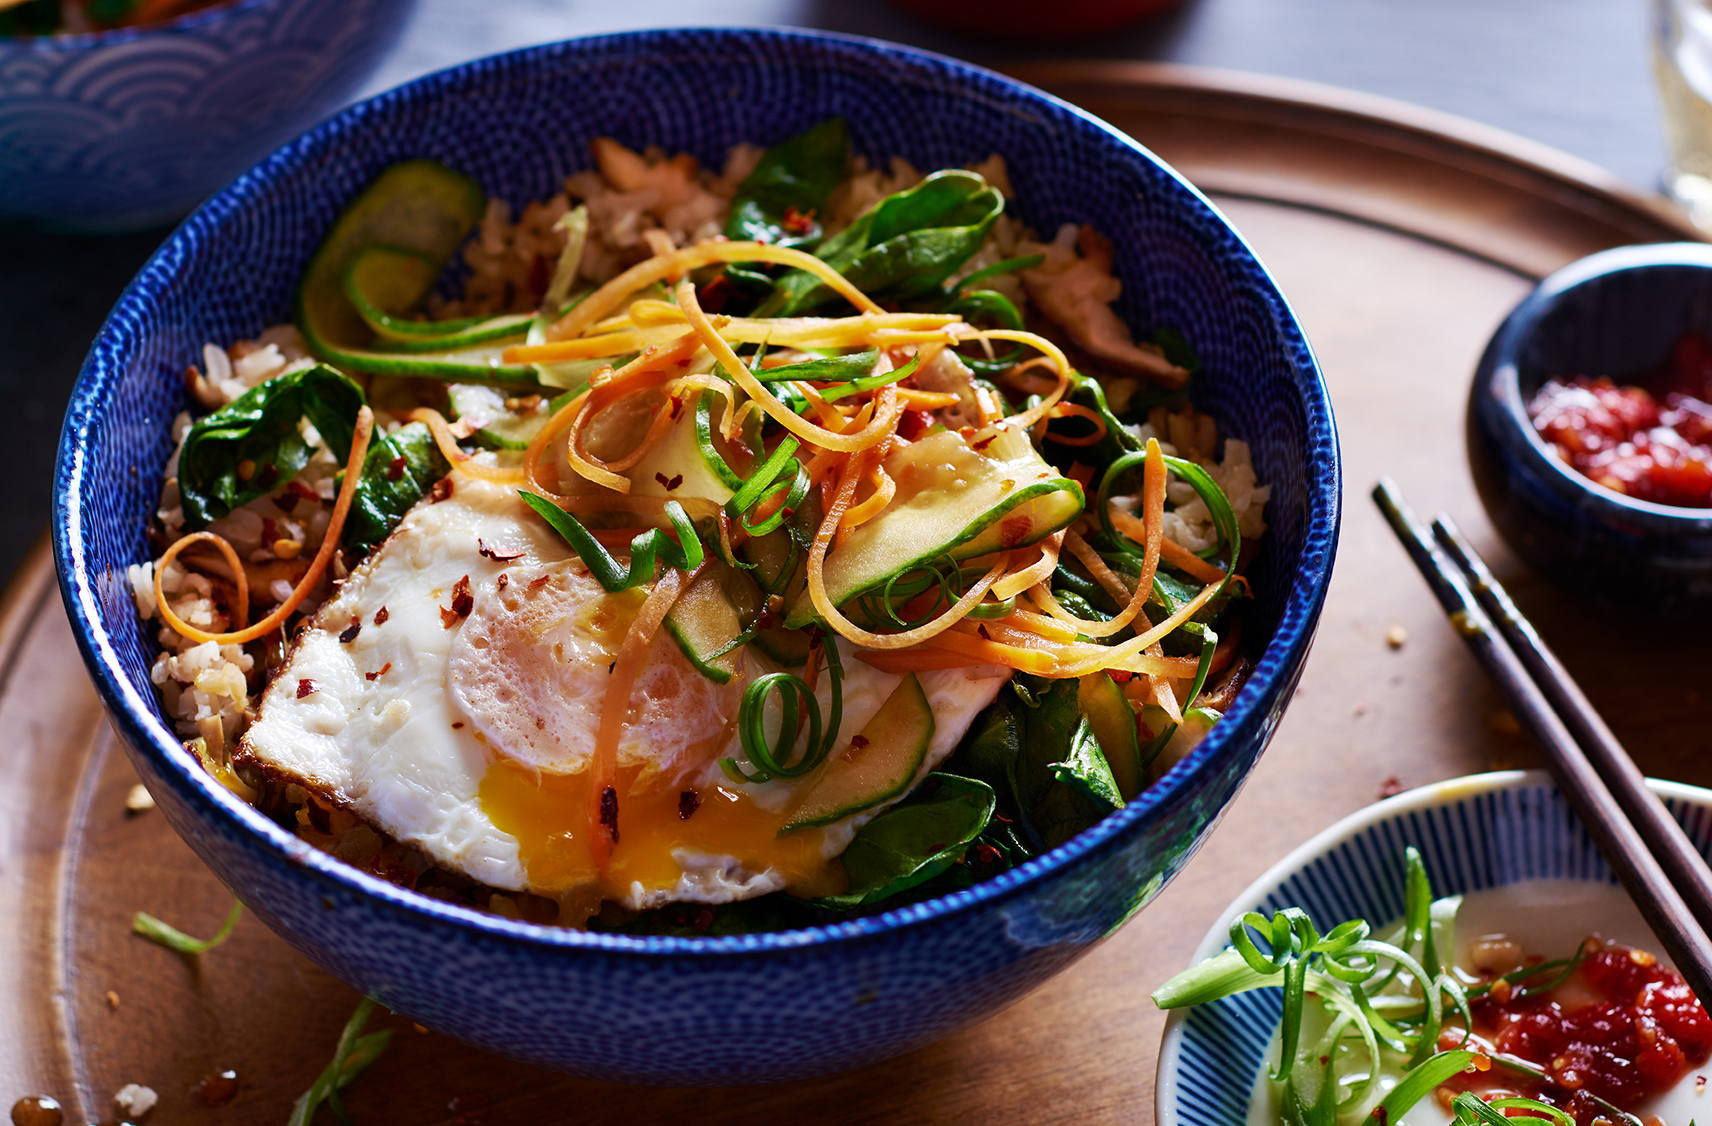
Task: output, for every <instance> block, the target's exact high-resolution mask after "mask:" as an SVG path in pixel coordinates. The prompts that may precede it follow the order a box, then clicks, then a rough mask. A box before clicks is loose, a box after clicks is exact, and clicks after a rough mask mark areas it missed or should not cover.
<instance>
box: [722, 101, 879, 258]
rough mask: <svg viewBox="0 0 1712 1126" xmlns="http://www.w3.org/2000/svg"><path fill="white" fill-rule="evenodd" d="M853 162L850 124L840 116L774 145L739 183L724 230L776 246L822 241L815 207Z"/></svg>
mask: <svg viewBox="0 0 1712 1126" xmlns="http://www.w3.org/2000/svg"><path fill="white" fill-rule="evenodd" d="M849 163H850V129H849V127H848V126H846V125H845V124H844V119H843V118H841V117H833V118H829V119H827V120H826V121H823V122H821V123H820V124H819V125H816V126H815V127H814V128H813V129H810V130H809V131H808V132H807V133H804V134H802V135H801V136H798V137H792V138H791V139H790V140H788V141H785V142H784V143H783V144H778V145H774V146H773V147H772V148H770V149H768V150H767V151H766V152H765V153H764V154H762V156H761V160H760V162H759V163H757V164H756V165H755V170H754V171H753V172H751V173H749V175H748V177H747V178H745V179H744V181H743V182H742V183H741V184H739V185H738V186H737V194H736V195H735V196H734V197H732V200H731V218H729V219H727V220H726V223H725V236H726V237H727V238H729V239H733V240H748V241H754V242H769V243H773V244H774V245H776V246H810V245H812V244H814V243H816V242H819V241H820V235H821V226H820V224H819V223H818V222H816V221H815V220H814V217H813V216H814V213H815V212H817V211H820V210H821V209H823V208H824V207H825V206H826V200H827V197H828V196H830V195H831V194H832V189H833V188H835V187H837V186H838V181H839V180H840V179H842V178H843V176H844V168H845V165H847V164H849ZM793 212H794V214H793Z"/></svg>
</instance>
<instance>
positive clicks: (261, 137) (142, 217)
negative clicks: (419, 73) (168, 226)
mask: <svg viewBox="0 0 1712 1126" xmlns="http://www.w3.org/2000/svg"><path fill="white" fill-rule="evenodd" d="M415 5H416V0H234V2H233V3H228V4H223V5H221V6H219V7H217V8H211V9H208V10H206V11H201V12H195V13H192V14H191V15H188V16H184V17H181V18H180V19H177V20H174V21H171V22H169V23H164V24H159V25H153V26H149V27H140V28H127V29H122V30H119V31H111V32H102V33H99V34H93V35H54V36H39V37H35V38H28V39H0V219H10V220H25V221H29V222H34V223H38V224H43V225H46V226H49V227H52V228H55V229H59V230H69V231H82V232H103V233H111V232H117V231H134V230H141V229H143V228H145V227H152V226H158V225H160V224H163V223H169V222H174V221H176V220H178V219H180V218H183V216H184V215H185V214H186V213H187V212H188V211H190V209H191V208H193V207H195V206H196V205H197V204H199V203H201V202H202V201H203V200H204V199H206V198H208V195H209V193H211V192H213V191H214V189H216V188H218V187H221V186H222V185H224V184H226V183H228V182H229V181H231V179H232V178H233V177H234V176H236V175H237V174H238V173H240V172H242V171H243V170H244V169H246V168H248V167H249V166H250V165H252V164H254V163H255V162H256V161H257V160H260V159H261V158H262V157H263V156H265V155H266V154H267V153H268V152H270V151H271V150H272V149H273V148H274V146H276V145H278V144H279V143H280V142H282V141H284V140H286V139H287V138H288V137H291V136H292V135H294V134H296V133H297V132H299V131H300V130H302V129H303V128H305V127H306V126H308V125H311V124H313V123H314V122H316V121H319V120H320V119H321V118H323V117H325V116H326V115H327V114H328V113H329V112H330V111H331V110H333V109H335V108H337V107H338V106H339V105H341V104H343V103H344V102H345V100H346V99H348V98H349V97H350V96H351V95H352V94H354V93H355V92H356V91H357V89H358V87H360V86H361V85H362V84H363V82H364V81H366V80H367V79H368V77H369V75H370V74H372V73H373V72H374V69H375V67H376V66H377V65H378V64H379V62H380V60H381V59H382V58H383V57H384V56H385V55H386V53H387V52H388V51H390V50H391V49H392V46H393V44H394V43H396V42H397V41H398V36H399V33H400V32H401V31H402V30H403V28H404V24H405V22H406V21H407V20H408V19H409V16H410V12H411V10H412V9H413V8H414V7H415Z"/></svg>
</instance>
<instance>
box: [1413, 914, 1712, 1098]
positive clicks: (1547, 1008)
mask: <svg viewBox="0 0 1712 1126" xmlns="http://www.w3.org/2000/svg"><path fill="white" fill-rule="evenodd" d="M1588 943H1589V946H1588V947H1586V949H1590V950H1591V951H1592V953H1590V954H1589V955H1588V957H1587V959H1586V960H1585V961H1583V962H1582V963H1581V965H1580V967H1578V968H1577V969H1576V971H1575V973H1574V974H1573V975H1571V977H1570V980H1569V981H1567V982H1565V983H1564V984H1562V985H1560V986H1558V987H1557V988H1556V989H1553V990H1551V991H1550V992H1544V993H1538V994H1534V995H1531V996H1530V995H1527V994H1526V992H1525V990H1523V989H1522V988H1517V989H1515V990H1513V991H1512V990H1508V989H1500V988H1494V990H1493V991H1492V992H1490V993H1488V994H1486V995H1485V996H1484V997H1481V998H1479V999H1478V1000H1476V1001H1474V1002H1472V1003H1471V1005H1470V1006H1469V1007H1470V1009H1471V1010H1472V1011H1473V1014H1474V1031H1475V1034H1476V1035H1477V1036H1479V1037H1480V1038H1481V1039H1482V1040H1484V1041H1486V1043H1487V1044H1488V1045H1489V1046H1490V1047H1491V1048H1492V1049H1493V1050H1495V1051H1497V1052H1500V1053H1502V1054H1504V1055H1508V1056H1513V1057H1515V1058H1517V1059H1521V1060H1525V1061H1527V1062H1528V1063H1530V1064H1533V1065H1534V1066H1535V1067H1538V1068H1539V1069H1540V1070H1542V1071H1544V1072H1545V1073H1546V1074H1547V1075H1548V1076H1549V1077H1550V1078H1549V1081H1548V1082H1546V1083H1544V1084H1541V1083H1537V1082H1530V1081H1528V1080H1526V1079H1522V1078H1521V1077H1519V1076H1517V1075H1516V1074H1515V1073H1513V1072H1507V1071H1505V1070H1503V1069H1502V1068H1499V1067H1493V1068H1492V1069H1490V1070H1488V1071H1485V1072H1481V1073H1478V1074H1477V1075H1475V1076H1473V1077H1464V1076H1458V1077H1457V1078H1455V1079H1453V1080H1451V1081H1450V1082H1449V1083H1446V1084H1445V1086H1444V1090H1446V1091H1457V1090H1477V1091H1482V1092H1484V1093H1490V1092H1492V1091H1493V1090H1494V1089H1496V1088H1503V1089H1505V1090H1508V1091H1511V1092H1516V1093H1521V1094H1526V1095H1528V1096H1530V1097H1533V1098H1543V1099H1545V1100H1546V1101H1548V1102H1550V1103H1552V1104H1554V1105H1555V1106H1558V1107H1560V1108H1562V1109H1563V1110H1564V1111H1566V1112H1568V1113H1570V1114H1572V1115H1574V1117H1575V1119H1576V1122H1577V1123H1578V1126H1590V1124H1591V1123H1592V1122H1593V1120H1594V1119H1595V1118H1598V1117H1600V1116H1601V1115H1600V1111H1599V1108H1598V1106H1597V1104H1595V1103H1594V1102H1592V1100H1590V1099H1589V1098H1587V1097H1586V1096H1588V1095H1596V1096H1598V1097H1599V1098H1602V1099H1605V1100H1606V1101H1608V1102H1611V1103H1614V1104H1616V1105H1617V1106H1618V1107H1621V1108H1622V1109H1624V1110H1631V1109H1633V1108H1634V1107H1636V1106H1638V1105H1639V1104H1640V1103H1641V1102H1643V1101H1645V1100H1646V1099H1648V1098H1651V1097H1652V1096H1653V1095H1656V1094H1658V1093H1659V1092H1661V1091H1665V1090H1668V1089H1669V1088H1671V1087H1673V1086H1675V1085H1676V1084H1677V1083H1678V1082H1680V1081H1681V1080H1682V1078H1683V1077H1684V1076H1685V1075H1687V1074H1688V1071H1689V1069H1690V1068H1691V1067H1699V1066H1700V1065H1702V1064H1704V1063H1705V1062H1706V1059H1707V1056H1708V1054H1709V1053H1712V1018H1708V1017H1707V1015H1706V1010H1705V1009H1704V1008H1702V1007H1701V1005H1700V1002H1699V1001H1698V1000H1696V999H1695V996H1694V992H1693V990H1691V989H1689V988H1688V983H1687V982H1685V981H1683V980H1682V976H1681V975H1680V974H1678V973H1677V972H1676V971H1675V970H1672V969H1669V968H1667V967H1665V966H1662V965H1660V964H1659V962H1658V959H1656V958H1654V957H1653V956H1652V955H1651V954H1648V953H1647V952H1646V951H1644V950H1636V949H1634V948H1632V947H1628V946H1621V945H1618V944H1616V943H1609V944H1605V943H1600V942H1599V941H1598V940H1597V939H1589V940H1588ZM1542 976H1543V975H1542ZM1548 980H1549V978H1548ZM1523 984H1530V983H1523ZM1500 994H1502V997H1500ZM1461 1039H1462V1036H1461V1033H1460V1032H1459V1031H1451V1030H1447V1031H1446V1032H1445V1033H1444V1035H1443V1036H1442V1037H1441V1038H1440V1041H1439V1043H1440V1047H1456V1046H1457V1045H1458V1044H1459V1043H1460V1042H1461Z"/></svg>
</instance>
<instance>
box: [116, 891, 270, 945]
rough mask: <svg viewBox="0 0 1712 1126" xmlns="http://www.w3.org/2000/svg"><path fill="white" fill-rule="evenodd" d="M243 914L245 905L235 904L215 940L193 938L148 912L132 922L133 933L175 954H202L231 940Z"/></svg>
mask: <svg viewBox="0 0 1712 1126" xmlns="http://www.w3.org/2000/svg"><path fill="white" fill-rule="evenodd" d="M243 913H244V905H243V904H242V903H234V904H232V910H231V912H230V913H229V914H228V915H227V916H226V921H225V922H224V923H223V924H221V926H220V929H219V930H218V931H216V932H215V934H214V937H213V938H192V937H190V936H189V935H187V934H185V933H184V932H183V931H181V930H179V929H178V928H177V927H175V926H172V925H170V924H168V923H163V922H161V921H160V920H159V919H157V918H155V917H154V916H153V915H151V914H149V913H148V912H146V911H138V912H137V914H136V917H135V918H133V919H132V920H131V933H132V934H140V935H142V936H143V937H144V938H146V939H148V940H149V941H150V942H155V943H159V944H160V945H162V946H164V947H166V948H167V949H168V950H171V951H174V952H175V953H179V954H201V953H203V952H205V951H208V950H212V949H214V948H215V947H216V946H218V945H220V944H221V943H222V942H225V941H226V939H228V938H230V937H231V935H232V928H233V927H235V926H237V925H238V916H239V915H242V914H243Z"/></svg>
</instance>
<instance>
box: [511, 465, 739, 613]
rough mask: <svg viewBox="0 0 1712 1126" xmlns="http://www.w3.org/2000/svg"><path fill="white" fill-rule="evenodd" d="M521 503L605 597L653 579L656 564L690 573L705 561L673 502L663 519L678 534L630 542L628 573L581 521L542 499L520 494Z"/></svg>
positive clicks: (649, 534)
mask: <svg viewBox="0 0 1712 1126" xmlns="http://www.w3.org/2000/svg"><path fill="white" fill-rule="evenodd" d="M517 495H518V496H519V497H521V498H522V499H523V503H524V504H527V505H528V506H529V507H530V508H532V509H534V510H535V511H536V513H538V514H539V515H540V516H541V518H542V519H543V520H545V521H547V523H548V524H549V525H550V526H551V527H552V529H553V530H554V531H555V532H558V533H559V535H561V536H563V537H564V540H565V542H566V543H568V544H570V545H571V550H572V551H574V552H576V553H577V557H578V558H580V559H581V560H582V561H583V563H584V565H586V566H587V567H588V569H589V573H590V574H592V575H593V576H594V577H595V581H596V582H598V583H600V585H601V587H602V588H603V589H604V590H605V591H606V592H607V593H608V594H616V593H618V592H619V591H621V590H629V589H630V588H631V587H635V586H641V585H642V584H643V583H646V582H652V581H653V579H654V563H655V561H656V560H658V561H660V562H662V563H664V564H665V565H666V566H668V567H673V568H676V569H677V570H679V571H693V570H695V569H696V568H697V567H699V566H701V563H702V560H703V559H704V558H705V557H706V556H705V554H704V552H703V551H702V546H701V539H700V538H699V537H698V536H697V535H696V530H695V525H694V524H692V523H690V518H689V515H688V514H687V513H685V512H684V506H683V505H681V504H679V503H678V502H677V501H675V500H669V501H667V502H666V504H665V511H666V519H667V520H669V521H671V524H672V529H673V530H674V531H676V532H677V533H678V538H677V539H675V540H674V539H673V538H672V537H671V536H669V535H667V534H666V533H665V532H664V531H662V530H661V529H659V528H650V529H648V530H647V531H646V532H643V533H642V534H641V535H639V536H637V537H636V538H635V539H633V540H631V541H630V569H629V570H628V571H626V570H625V569H624V568H623V567H620V566H619V565H618V560H616V559H614V558H613V557H612V553H611V552H609V551H607V550H606V548H604V547H602V546H601V544H600V541H599V540H597V539H595V538H594V536H593V534H592V533H590V532H589V530H588V529H587V528H585V527H583V525H582V521H580V520H578V519H577V518H576V517H575V516H572V515H571V514H570V513H569V512H566V511H565V510H564V509H562V508H560V507H559V506H558V505H556V504H554V503H553V502H552V501H550V500H547V499H546V498H545V497H539V496H536V495H535V494H534V493H531V492H527V491H524V490H519V491H518V494H517Z"/></svg>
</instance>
